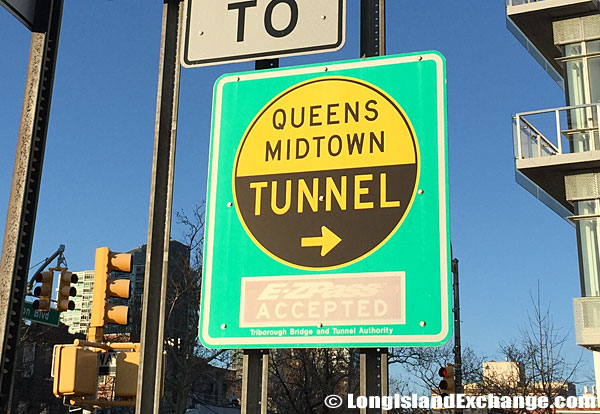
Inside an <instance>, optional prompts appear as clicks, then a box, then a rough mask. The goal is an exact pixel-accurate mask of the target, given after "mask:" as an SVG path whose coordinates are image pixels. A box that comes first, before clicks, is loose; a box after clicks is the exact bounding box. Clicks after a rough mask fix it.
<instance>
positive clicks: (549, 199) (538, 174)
mask: <svg viewBox="0 0 600 414" xmlns="http://www.w3.org/2000/svg"><path fill="white" fill-rule="evenodd" d="M598 119H600V104H589V105H577V106H566V107H562V108H553V109H546V110H542V111H532V112H522V113H519V114H516V115H515V116H514V118H513V136H514V151H515V167H516V179H517V182H518V183H519V184H520V185H521V186H523V187H524V188H525V189H527V190H528V191H529V192H531V193H532V194H533V195H534V196H536V197H537V198H539V199H540V200H541V201H542V202H543V203H544V204H546V205H547V206H548V207H550V208H552V209H553V210H554V211H555V212H556V213H558V214H559V215H560V216H562V217H564V218H566V217H568V216H570V215H572V214H573V213H574V209H573V205H572V204H571V203H570V202H568V201H567V199H566V194H565V179H564V178H565V176H566V175H570V174H574V173H578V172H582V171H589V172H592V171H594V170H596V171H600V126H599V123H598Z"/></svg>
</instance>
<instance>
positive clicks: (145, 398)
mask: <svg viewBox="0 0 600 414" xmlns="http://www.w3.org/2000/svg"><path fill="white" fill-rule="evenodd" d="M182 16H183V6H182V2H181V0H164V4H163V20H162V35H161V50H160V62H159V76H158V92H157V100H156V128H155V134H154V157H153V163H152V185H151V189H150V214H149V219H148V245H147V250H146V272H145V280H144V301H143V305H142V329H141V335H140V338H141V351H140V352H141V353H140V368H139V371H138V382H137V398H136V401H137V403H136V407H135V412H136V414H149V413H155V414H156V413H158V410H159V405H160V404H159V403H160V397H161V393H162V392H161V391H162V390H161V383H162V378H163V375H162V373H163V366H162V365H163V358H162V354H163V340H164V325H165V307H166V306H165V305H166V289H167V272H168V263H169V240H170V236H171V215H172V203H173V177H174V169H175V144H176V138H177V110H178V102H179V80H180V65H179V49H180V48H179V37H180V33H179V29H180V27H181V19H182Z"/></svg>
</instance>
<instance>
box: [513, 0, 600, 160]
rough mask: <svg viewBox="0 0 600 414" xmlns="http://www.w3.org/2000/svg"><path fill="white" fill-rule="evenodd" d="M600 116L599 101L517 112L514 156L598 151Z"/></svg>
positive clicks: (527, 156) (532, 156)
mask: <svg viewBox="0 0 600 414" xmlns="http://www.w3.org/2000/svg"><path fill="white" fill-rule="evenodd" d="M513 1H515V0H513ZM599 115H600V103H596V104H587V105H576V106H565V107H562V108H553V109H546V110H541V111H532V112H522V113H519V114H516V115H515V117H514V123H513V127H514V145H515V158H517V159H525V158H538V157H550V156H553V155H558V154H572V153H579V152H587V151H598V150H600V126H599V124H598V120H599V119H600V116H599Z"/></svg>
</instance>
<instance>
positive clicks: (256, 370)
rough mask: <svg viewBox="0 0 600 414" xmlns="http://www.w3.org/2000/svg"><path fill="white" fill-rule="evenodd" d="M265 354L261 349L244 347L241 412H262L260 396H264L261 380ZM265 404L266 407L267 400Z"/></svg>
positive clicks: (248, 413)
mask: <svg viewBox="0 0 600 414" xmlns="http://www.w3.org/2000/svg"><path fill="white" fill-rule="evenodd" d="M263 354H264V353H263V350H261V349H244V356H243V360H242V361H243V362H242V369H243V373H242V401H241V411H242V413H241V414H261V409H260V402H261V401H260V397H261V396H262V390H261V381H260V380H261V374H262V371H263V367H264V365H263V362H262V361H263ZM267 355H268V354H267ZM267 358H268V356H267ZM267 361H268V360H267ZM267 363H268V362H267ZM265 385H266V384H265ZM264 405H265V408H266V401H265V404H264ZM265 412H266V411H265Z"/></svg>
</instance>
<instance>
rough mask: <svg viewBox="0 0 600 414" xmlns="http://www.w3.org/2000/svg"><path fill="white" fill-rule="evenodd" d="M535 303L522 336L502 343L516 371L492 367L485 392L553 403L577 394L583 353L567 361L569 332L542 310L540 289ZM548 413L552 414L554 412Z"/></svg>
mask: <svg viewBox="0 0 600 414" xmlns="http://www.w3.org/2000/svg"><path fill="white" fill-rule="evenodd" d="M531 301H532V304H533V310H532V311H531V312H528V318H527V321H526V322H525V325H524V326H523V327H521V328H520V329H519V337H518V338H516V339H513V340H511V341H508V342H504V343H501V344H500V353H501V354H502V356H503V357H504V359H505V362H506V363H509V364H512V365H509V368H510V367H511V366H512V372H511V370H510V369H509V370H508V372H507V370H506V369H504V370H494V369H492V368H490V366H488V368H487V369H484V373H483V381H482V391H484V392H486V393H492V394H499V395H509V396H516V395H521V396H526V395H538V396H546V397H547V398H548V400H549V401H551V400H552V399H553V398H554V397H556V396H558V395H566V394H568V393H570V392H573V391H574V388H573V387H574V383H575V374H576V372H577V369H578V368H579V366H580V363H581V358H582V354H580V356H579V358H578V359H577V360H576V361H574V362H571V361H569V360H568V359H567V357H566V353H565V349H564V346H565V344H566V343H567V341H568V340H569V332H567V333H563V332H562V331H561V329H559V328H557V327H556V326H555V325H554V321H553V320H552V316H551V315H550V312H549V309H545V310H543V309H542V307H541V303H540V294H539V290H538V293H537V296H536V298H534V297H533V296H532V297H531ZM489 371H491V372H489ZM523 411H525V410H523ZM545 411H546V412H551V409H550V408H548V409H546V410H545Z"/></svg>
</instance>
